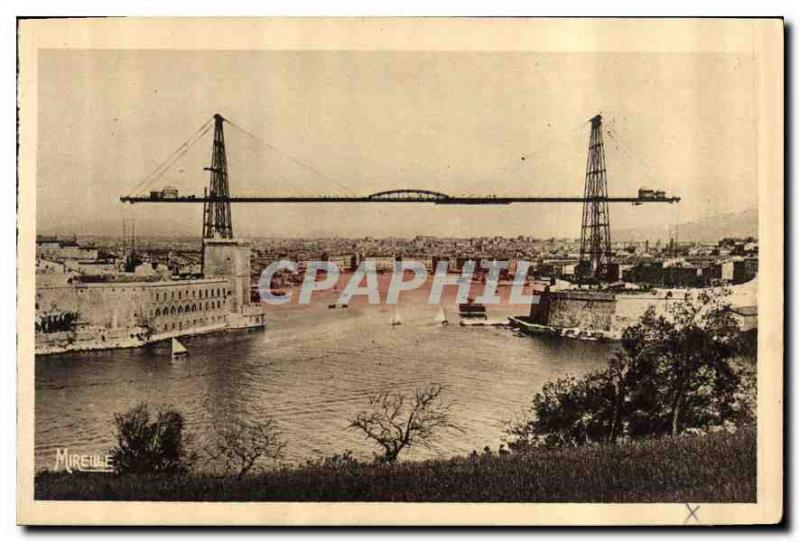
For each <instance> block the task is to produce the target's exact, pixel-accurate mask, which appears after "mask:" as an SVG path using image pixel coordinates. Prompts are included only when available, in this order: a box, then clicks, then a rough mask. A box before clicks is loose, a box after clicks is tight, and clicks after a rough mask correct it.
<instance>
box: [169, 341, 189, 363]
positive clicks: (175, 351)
mask: <svg viewBox="0 0 800 542" xmlns="http://www.w3.org/2000/svg"><path fill="white" fill-rule="evenodd" d="M188 355H189V351H188V350H187V349H186V347H185V346H183V345H182V344H181V342H180V341H179V340H178V339H175V338H173V339H172V357H173V358H179V357H182V356H188Z"/></svg>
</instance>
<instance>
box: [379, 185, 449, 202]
mask: <svg viewBox="0 0 800 542" xmlns="http://www.w3.org/2000/svg"><path fill="white" fill-rule="evenodd" d="M367 197H368V198H369V199H374V200H388V201H391V200H397V199H400V200H409V199H417V200H419V201H442V200H447V199H450V196H448V195H447V194H443V193H442V192H434V191H433V190H417V189H413V188H407V189H402V190H385V191H383V192H376V193H374V194H370V195H369V196H367Z"/></svg>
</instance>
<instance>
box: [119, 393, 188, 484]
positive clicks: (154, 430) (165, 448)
mask: <svg viewBox="0 0 800 542" xmlns="http://www.w3.org/2000/svg"><path fill="white" fill-rule="evenodd" d="M114 426H115V435H116V439H117V445H116V446H115V447H114V448H112V449H111V453H110V455H111V460H112V462H113V464H114V470H115V471H116V472H117V473H118V474H167V475H176V474H185V473H186V472H188V471H189V466H190V463H191V459H192V457H191V456H190V455H189V454H188V453H187V451H186V449H185V447H184V439H183V426H184V420H183V416H182V415H181V414H180V413H179V412H177V411H175V410H165V411H159V412H157V413H156V415H155V419H154V420H153V421H151V419H150V408H149V407H148V405H146V404H145V403H141V404H139V405H137V406H135V407H133V408H132V409H130V410H129V411H128V412H125V413H124V414H115V415H114Z"/></svg>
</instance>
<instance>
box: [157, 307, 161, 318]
mask: <svg viewBox="0 0 800 542" xmlns="http://www.w3.org/2000/svg"><path fill="white" fill-rule="evenodd" d="M156 316H161V309H159V308H157V309H156Z"/></svg>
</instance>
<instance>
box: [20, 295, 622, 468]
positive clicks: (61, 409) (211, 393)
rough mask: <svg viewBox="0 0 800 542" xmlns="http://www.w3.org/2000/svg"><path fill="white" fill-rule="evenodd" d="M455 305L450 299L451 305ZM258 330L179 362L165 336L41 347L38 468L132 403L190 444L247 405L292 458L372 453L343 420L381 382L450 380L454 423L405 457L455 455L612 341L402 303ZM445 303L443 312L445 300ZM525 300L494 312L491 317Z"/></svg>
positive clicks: (284, 315)
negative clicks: (273, 429)
mask: <svg viewBox="0 0 800 542" xmlns="http://www.w3.org/2000/svg"><path fill="white" fill-rule="evenodd" d="M450 306H453V305H450ZM269 311H270V312H269V313H268V324H267V329H266V330H261V331H257V332H249V333H248V332H236V333H221V334H216V335H208V336H199V337H193V338H186V339H181V342H182V343H183V344H184V345H185V346H186V348H187V349H188V351H189V355H188V356H186V357H182V358H179V359H174V358H173V357H172V356H171V355H170V354H171V350H170V344H169V343H164V344H163V345H155V346H150V347H144V348H138V349H130V350H112V351H99V352H81V353H70V354H62V355H50V356H40V357H38V358H37V359H36V436H35V446H36V468H37V470H41V469H47V468H53V464H54V462H55V455H56V449H57V448H68V449H69V450H70V453H82V454H102V453H107V452H108V450H109V449H110V448H111V446H113V444H114V435H113V421H112V420H113V415H114V413H118V412H124V411H126V410H128V409H129V408H130V407H132V406H134V405H136V404H137V403H140V402H147V403H149V404H150V405H154V406H169V407H173V408H176V409H178V410H179V411H180V412H181V413H182V414H183V415H184V416H185V418H186V422H187V426H186V431H187V433H188V434H189V435H191V442H194V443H198V442H202V441H203V439H204V438H205V437H206V436H207V435H208V432H209V430H210V427H212V425H214V424H224V423H225V420H226V419H230V417H231V416H240V415H243V413H246V412H250V411H252V410H253V408H254V407H255V408H256V409H257V410H259V411H261V412H267V413H269V415H271V416H272V417H273V418H274V419H275V420H276V422H277V425H278V427H279V429H280V431H281V434H282V437H283V439H284V440H285V441H286V444H287V446H286V461H287V462H289V463H300V462H303V461H305V460H307V459H313V458H316V457H321V456H326V455H331V454H334V453H341V452H343V451H346V450H352V451H353V453H354V454H355V455H356V456H359V457H362V458H365V459H366V458H369V457H371V454H372V453H373V452H375V451H377V450H376V449H375V448H374V446H373V445H371V444H370V442H368V441H366V440H364V438H363V437H362V436H361V435H360V434H359V433H357V432H354V431H352V430H348V427H347V426H348V420H349V419H351V418H352V417H354V416H355V415H356V414H357V413H358V412H360V411H361V410H363V409H365V408H366V407H367V400H368V397H369V396H370V395H371V394H374V393H375V392H377V391H381V390H385V389H391V390H398V391H409V392H412V391H413V390H414V389H416V388H419V387H422V386H426V385H428V384H431V383H440V384H443V385H444V386H445V387H446V390H445V396H444V399H445V401H447V402H449V403H453V404H452V407H451V414H452V419H453V421H454V422H455V423H456V424H457V425H459V426H460V427H461V428H462V431H456V430H448V431H446V432H443V433H442V434H441V435H440V437H439V438H438V439H437V441H436V443H435V444H434V445H433V446H432V447H431V448H429V449H428V448H413V449H411V450H410V451H408V453H405V454H404V456H403V457H404V458H406V459H423V458H430V457H449V456H454V455H459V454H467V453H469V452H470V451H472V450H473V449H478V450H480V449H482V448H483V447H484V446H490V447H492V448H493V449H495V450H496V449H497V446H498V445H499V444H500V443H501V442H502V439H503V437H504V428H505V426H506V423H507V422H508V421H509V420H513V419H515V418H518V417H519V416H520V415H521V414H523V412H524V411H525V410H526V409H528V408H529V406H530V404H531V399H532V397H533V395H534V394H535V393H536V392H537V391H539V390H540V389H541V388H542V386H543V385H544V384H545V383H546V382H548V381H549V380H552V379H555V378H557V377H560V376H564V375H566V374H573V375H581V374H585V373H586V372H588V371H591V370H594V369H596V368H599V367H601V366H602V365H603V364H604V363H605V361H606V360H607V358H608V356H609V354H610V353H611V351H612V350H613V348H614V346H613V345H612V344H604V343H597V342H582V341H574V340H565V339H557V338H549V337H528V336H518V335H517V334H516V333H515V332H514V331H513V330H511V329H508V328H502V327H463V326H460V325H458V318H457V315H456V314H454V313H453V314H450V320H451V322H450V325H447V326H442V325H440V324H438V323H437V321H436V320H437V315H438V314H440V313H441V309H440V308H439V307H437V306H435V305H428V304H424V303H418V304H410V305H401V306H400V307H399V311H400V314H402V325H390V322H391V320H392V318H393V313H394V311H395V309H394V307H389V306H385V305H383V306H369V305H363V304H362V305H360V304H354V305H351V306H350V307H349V308H333V309H331V308H328V303H327V302H326V301H325V300H321V301H320V302H318V303H314V304H312V305H308V306H291V307H289V306H286V307H271V308H270V309H269ZM448 311H449V309H448ZM513 314H520V308H518V307H517V308H515V307H506V308H505V309H500V308H490V310H489V315H490V318H492V319H498V318H505V317H506V316H510V315H513Z"/></svg>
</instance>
